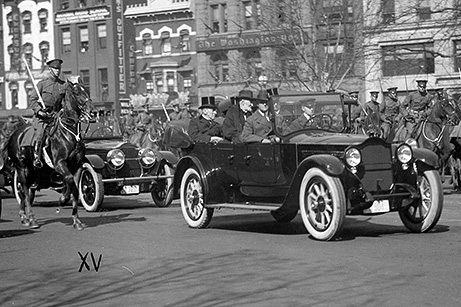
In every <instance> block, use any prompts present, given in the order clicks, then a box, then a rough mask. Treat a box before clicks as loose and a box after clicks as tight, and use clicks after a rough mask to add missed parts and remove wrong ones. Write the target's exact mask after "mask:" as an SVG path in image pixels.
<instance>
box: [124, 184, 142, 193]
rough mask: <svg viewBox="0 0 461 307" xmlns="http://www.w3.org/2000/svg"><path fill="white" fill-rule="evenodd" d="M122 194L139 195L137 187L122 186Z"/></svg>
mask: <svg viewBox="0 0 461 307" xmlns="http://www.w3.org/2000/svg"><path fill="white" fill-rule="evenodd" d="M122 194H139V185H124V186H123V190H122Z"/></svg>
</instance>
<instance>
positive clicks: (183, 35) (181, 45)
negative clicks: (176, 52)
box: [179, 30, 190, 52]
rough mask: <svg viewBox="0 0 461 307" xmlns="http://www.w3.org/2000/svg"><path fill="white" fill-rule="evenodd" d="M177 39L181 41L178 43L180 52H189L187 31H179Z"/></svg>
mask: <svg viewBox="0 0 461 307" xmlns="http://www.w3.org/2000/svg"><path fill="white" fill-rule="evenodd" d="M179 37H180V39H181V41H180V42H179V49H180V50H181V51H182V52H185V51H190V37H189V31H188V30H181V31H180V32H179Z"/></svg>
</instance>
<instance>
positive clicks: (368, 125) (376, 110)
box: [360, 91, 384, 136]
mask: <svg viewBox="0 0 461 307" xmlns="http://www.w3.org/2000/svg"><path fill="white" fill-rule="evenodd" d="M370 95H371V100H370V101H367V103H366V104H365V106H364V108H363V111H362V112H361V114H360V118H361V122H362V123H363V124H365V130H366V133H367V134H373V135H375V136H378V135H381V123H382V121H383V118H384V114H383V111H384V108H383V106H382V105H381V104H380V103H379V102H378V100H377V99H378V95H379V92H377V91H372V92H370Z"/></svg>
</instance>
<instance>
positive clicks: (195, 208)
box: [180, 168, 213, 228]
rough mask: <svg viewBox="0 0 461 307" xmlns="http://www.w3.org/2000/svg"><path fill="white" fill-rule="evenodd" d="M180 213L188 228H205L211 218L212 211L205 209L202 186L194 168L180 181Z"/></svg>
mask: <svg viewBox="0 0 461 307" xmlns="http://www.w3.org/2000/svg"><path fill="white" fill-rule="evenodd" d="M180 196H181V211H182V214H183V216H184V219H185V220H186V222H187V224H188V225H189V227H193V228H205V227H206V226H208V224H209V223H210V221H211V218H212V217H213V209H209V208H205V206H204V197H203V186H202V181H201V179H200V175H199V173H198V172H197V170H196V169H195V168H189V169H187V170H186V172H185V173H184V175H183V177H182V180H181V189H180Z"/></svg>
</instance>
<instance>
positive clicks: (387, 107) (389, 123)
mask: <svg viewBox="0 0 461 307" xmlns="http://www.w3.org/2000/svg"><path fill="white" fill-rule="evenodd" d="M383 119H384V120H383V123H382V124H381V130H382V131H383V135H382V138H383V139H384V140H387V139H388V138H389V136H390V135H391V132H392V131H393V128H396V127H398V124H399V123H400V120H401V114H400V101H399V99H398V98H397V87H390V88H388V89H387V97H386V98H385V99H384V112H383Z"/></svg>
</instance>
